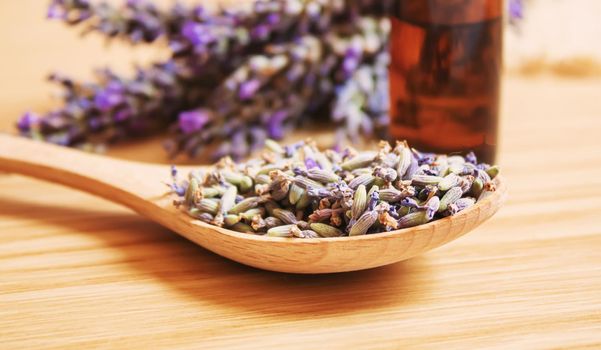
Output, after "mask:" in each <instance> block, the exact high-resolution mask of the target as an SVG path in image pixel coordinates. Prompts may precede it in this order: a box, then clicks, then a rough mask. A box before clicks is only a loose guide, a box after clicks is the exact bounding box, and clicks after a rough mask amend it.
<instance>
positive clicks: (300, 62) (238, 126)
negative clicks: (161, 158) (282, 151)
mask: <svg viewBox="0 0 601 350" xmlns="http://www.w3.org/2000/svg"><path fill="white" fill-rule="evenodd" d="M358 23H359V25H358V26H357V27H356V28H355V31H356V33H354V34H353V35H347V36H346V37H341V36H339V35H338V34H334V33H331V34H328V35H326V36H324V37H323V38H322V39H321V40H320V39H319V38H316V37H313V36H306V37H304V38H303V39H301V40H298V41H297V42H294V43H290V44H286V45H271V46H269V47H268V48H267V51H268V52H269V55H261V56H254V57H253V58H251V59H250V60H249V62H247V63H246V64H245V65H243V66H242V67H241V68H239V69H238V70H237V71H236V72H235V73H233V74H232V76H231V77H230V78H228V79H227V80H226V81H225V82H224V84H222V86H221V87H220V88H218V89H217V91H216V92H215V94H214V95H213V97H212V98H210V99H209V100H208V101H207V104H208V106H203V107H201V108H199V109H197V110H196V111H190V112H185V113H182V114H180V125H179V128H178V131H179V133H178V135H177V136H176V138H175V141H174V142H171V143H169V149H170V150H171V152H172V153H174V154H175V153H177V152H179V151H184V152H186V153H188V154H189V155H192V156H194V155H197V154H198V153H199V151H200V149H201V148H202V147H203V146H205V145H206V144H208V143H211V142H212V141H214V140H220V141H221V140H223V141H222V144H221V147H220V148H219V149H218V151H217V153H216V154H215V156H216V157H221V156H223V155H232V156H234V157H235V158H240V157H243V156H246V155H247V154H248V152H249V151H250V150H254V149H257V148H259V147H262V145H263V142H264V140H265V139H266V137H269V138H273V139H281V138H282V137H283V136H284V135H285V130H286V129H289V128H290V127H292V126H296V125H298V124H299V123H300V122H301V121H302V119H304V118H301V117H303V116H307V113H308V112H309V113H310V112H311V111H312V110H316V109H319V108H320V107H321V105H324V104H327V103H328V102H329V101H330V100H331V99H332V98H334V102H333V104H334V105H335V106H336V107H335V110H334V118H339V119H338V120H339V121H340V119H343V118H346V119H345V121H346V123H345V124H344V126H342V128H341V130H343V131H342V134H343V135H345V136H350V137H354V138H356V137H358V133H359V130H358V128H356V127H355V124H356V123H357V122H358V123H361V124H363V127H362V131H363V132H364V133H366V134H368V135H369V134H373V132H374V128H376V127H377V128H380V129H381V128H382V126H383V125H384V123H383V121H382V119H383V118H385V115H386V113H387V105H388V104H387V86H386V79H385V78H386V75H385V73H386V56H387V53H386V51H385V49H386V43H387V26H386V23H387V22H386V21H385V20H374V19H372V18H362V19H360V20H359V21H358ZM370 61H373V62H374V63H373V64H375V65H376V69H370V68H369V67H370V66H369V65H368V64H367V62H370ZM362 62H366V63H365V64H364V65H362ZM362 72H363V73H367V74H368V75H365V74H361V73H362ZM349 75H350V76H355V75H357V76H358V79H359V80H358V82H359V83H360V84H362V85H360V86H359V87H360V88H361V89H362V90H361V91H357V92H358V93H361V94H362V95H361V96H360V97H361V98H362V100H358V101H357V100H356V99H355V100H353V101H349V100H348V99H347V96H346V95H345V94H340V93H339V94H338V95H334V93H335V91H336V89H337V86H343V87H345V86H346V89H347V91H348V89H349V87H348V76H349ZM374 79H375V80H374ZM355 85H356V84H355ZM353 86H354V85H353ZM338 91H341V90H340V89H339V90H338ZM328 96H329V97H328ZM351 97H352V96H351ZM342 105H344V107H342ZM207 108H208V109H207ZM353 108H354V109H353ZM355 111H357V112H361V115H357V114H355V113H354V112H355ZM357 118H362V119H363V120H357ZM228 140H231V141H228Z"/></svg>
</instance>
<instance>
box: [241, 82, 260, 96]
mask: <svg viewBox="0 0 601 350" xmlns="http://www.w3.org/2000/svg"><path fill="white" fill-rule="evenodd" d="M259 88H261V82H260V81H259V80H258V79H252V80H249V81H245V82H243V83H242V84H240V91H238V96H239V97H240V99H241V100H243V101H244V100H249V99H251V98H252V97H253V96H254V95H255V94H256V93H257V91H259Z"/></svg>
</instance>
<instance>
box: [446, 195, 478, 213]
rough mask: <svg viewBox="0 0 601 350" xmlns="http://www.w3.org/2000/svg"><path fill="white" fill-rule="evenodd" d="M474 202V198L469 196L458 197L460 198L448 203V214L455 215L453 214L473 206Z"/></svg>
mask: <svg viewBox="0 0 601 350" xmlns="http://www.w3.org/2000/svg"><path fill="white" fill-rule="evenodd" d="M475 203H476V200H475V199H474V198H470V197H466V198H460V199H458V200H456V201H455V203H453V204H449V208H448V210H449V214H450V215H455V214H457V213H459V212H460V211H462V210H465V209H467V208H469V207H471V206H473V205H474V204H475Z"/></svg>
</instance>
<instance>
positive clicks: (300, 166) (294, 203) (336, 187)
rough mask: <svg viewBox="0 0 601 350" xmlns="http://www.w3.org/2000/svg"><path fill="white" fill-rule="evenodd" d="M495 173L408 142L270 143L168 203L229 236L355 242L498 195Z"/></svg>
mask: <svg viewBox="0 0 601 350" xmlns="http://www.w3.org/2000/svg"><path fill="white" fill-rule="evenodd" d="M498 173H499V168H498V167H497V166H490V165H488V164H484V163H480V164H478V162H477V160H476V157H475V156H474V154H473V153H469V154H467V155H466V156H465V157H462V156H460V155H439V154H433V153H422V152H419V151H416V150H415V149H412V148H410V147H409V146H408V145H407V143H406V142H397V144H396V145H395V146H394V148H393V147H391V145H390V144H389V143H388V142H385V141H381V142H380V144H379V146H378V149H377V150H376V151H362V152H358V151H356V150H355V149H353V148H346V149H344V150H343V151H337V150H334V149H330V150H326V151H325V152H321V151H320V150H318V149H317V147H316V145H315V144H314V143H313V142H311V141H305V142H298V143H296V144H293V145H289V146H285V147H282V146H280V145H279V144H278V143H277V142H275V141H272V140H267V142H266V148H265V149H264V150H263V151H262V153H261V155H260V157H259V158H257V159H253V160H249V161H247V162H245V163H234V162H233V161H232V160H231V158H228V157H225V158H223V159H221V160H220V161H219V162H218V163H217V164H216V165H215V167H214V168H211V169H210V170H206V171H199V172H191V173H190V174H189V176H188V179H187V180H179V179H178V175H177V171H176V170H175V168H173V172H172V175H173V183H172V184H171V188H172V191H173V192H174V193H176V194H177V196H178V199H177V200H175V202H174V204H175V205H176V206H178V207H180V208H181V209H182V210H185V211H186V212H187V213H188V214H189V215H190V216H192V217H194V218H196V219H198V220H201V221H204V222H207V223H210V224H212V225H216V226H220V227H225V228H228V229H231V230H235V231H239V232H243V233H254V234H258V235H267V236H272V237H297V238H319V237H323V238H329V237H342V236H358V235H364V234H371V233H377V232H387V231H391V230H395V229H400V228H405V227H411V226H416V225H421V224H425V223H428V222H430V221H432V220H436V219H439V218H443V217H446V216H450V215H454V214H456V213H458V212H460V211H462V210H465V209H467V208H469V207H471V206H473V205H474V204H475V203H476V202H477V201H478V200H480V199H482V198H484V197H485V196H486V195H487V194H489V193H491V192H492V191H494V190H495V185H494V182H493V179H494V178H495V176H497V175H498Z"/></svg>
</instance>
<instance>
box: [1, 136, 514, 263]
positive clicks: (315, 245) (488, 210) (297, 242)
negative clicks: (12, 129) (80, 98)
mask: <svg viewBox="0 0 601 350" xmlns="http://www.w3.org/2000/svg"><path fill="white" fill-rule="evenodd" d="M198 168H199V167H178V169H179V170H180V171H182V172H184V173H187V172H188V171H190V170H192V169H198ZM0 170H1V171H8V172H13V173H20V174H23V175H27V176H31V177H35V178H39V179H43V180H48V181H51V182H55V183H60V184H63V185H66V186H68V187H73V188H77V189H79V190H82V191H85V192H89V193H92V194H95V195H98V196H100V197H103V198H105V199H107V200H110V201H112V202H116V203H119V204H122V205H124V206H127V207H129V208H131V209H133V210H134V211H136V212H138V213H139V214H141V215H143V216H145V217H147V218H148V219H150V220H153V221H155V222H157V223H159V224H161V225H163V226H165V227H167V228H169V229H171V230H173V231H174V232H176V233H178V234H179V235H181V236H183V237H186V238H187V239H189V240H191V241H192V242H194V243H196V244H198V245H200V246H202V247H204V248H206V249H208V250H210V251H213V252H214V253H216V254H219V255H221V256H224V257H226V258H228V259H231V260H235V261H237V262H240V263H242V264H245V265H250V266H254V267H257V268H261V269H265V270H271V271H279V272H291V273H305V274H317V273H332V272H345V271H355V270H363V269H369V268H373V267H378V266H383V265H388V264H392V263H395V262H398V261H402V260H406V259H409V258H411V257H414V256H416V255H419V254H422V253H424V252H427V251H429V250H431V249H434V248H437V247H439V246H441V245H443V244H445V243H448V242H450V241H453V240H455V239H457V238H459V237H461V236H462V235H464V234H466V233H468V232H469V231H471V230H473V229H474V228H476V227H477V226H478V225H480V224H481V223H483V222H484V221H486V220H487V219H488V218H490V217H491V216H492V215H493V214H494V213H495V212H496V211H497V210H498V209H499V208H500V206H501V205H502V204H503V202H504V201H505V198H506V195H507V186H506V184H505V183H504V180H503V178H502V177H500V176H498V177H496V178H495V180H494V181H495V183H496V187H497V190H496V191H495V192H490V194H489V195H488V196H487V197H486V198H484V199H482V200H480V201H478V202H477V203H476V205H474V206H473V207H471V208H468V209H466V210H464V211H461V212H459V213H458V214H456V215H453V216H450V217H446V218H443V219H440V220H435V221H432V222H430V223H428V224H425V225H420V226H416V227H411V228H405V229H402V230H396V231H391V232H384V233H377V234H369V235H363V236H355V237H337V238H317V239H301V238H277V237H267V236H260V235H253V234H245V233H239V232H235V231H231V230H227V229H224V228H220V227H216V226H212V225H209V224H207V223H204V222H202V221H199V220H196V219H194V218H191V217H190V216H188V215H187V214H186V213H184V212H183V211H181V210H178V209H177V208H175V206H174V205H173V197H172V196H171V195H170V194H169V193H168V188H167V186H166V185H165V184H167V183H169V182H170V181H171V178H170V169H169V167H168V166H165V165H156V164H146V163H138V162H131V161H125V160H120V159H113V158H109V157H104V156H99V155H94V154H89V153H84V152H81V151H77V150H72V149H68V148H65V147H60V146H55V145H50V144H46V143H41V142H36V141H31V140H27V139H24V138H19V137H15V136H9V135H0Z"/></svg>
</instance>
